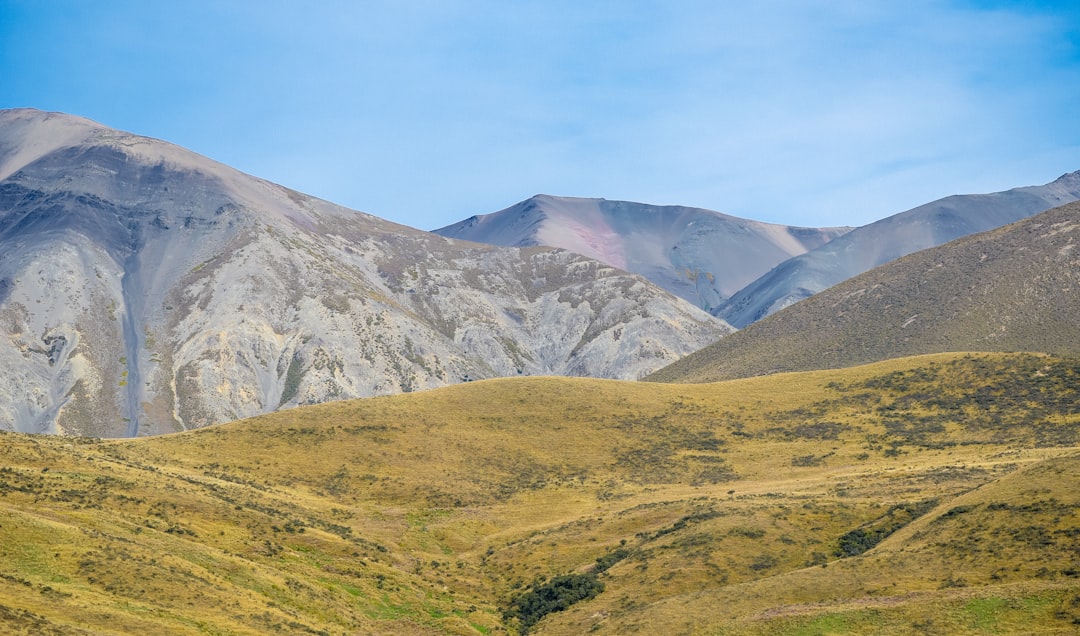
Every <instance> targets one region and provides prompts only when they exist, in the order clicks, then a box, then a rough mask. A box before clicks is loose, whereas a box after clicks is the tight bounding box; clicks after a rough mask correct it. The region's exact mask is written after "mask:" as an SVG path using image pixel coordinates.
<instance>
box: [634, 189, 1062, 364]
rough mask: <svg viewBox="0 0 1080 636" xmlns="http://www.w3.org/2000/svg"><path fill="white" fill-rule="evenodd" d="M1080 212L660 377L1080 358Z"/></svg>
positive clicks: (978, 238) (944, 253) (965, 246)
mask: <svg viewBox="0 0 1080 636" xmlns="http://www.w3.org/2000/svg"><path fill="white" fill-rule="evenodd" d="M1078 316H1080V202H1075V203H1070V204H1068V205H1064V206H1062V207H1059V208H1054V209H1052V210H1048V211H1046V212H1043V213H1041V214H1037V215H1035V216H1033V217H1030V218H1028V219H1024V220H1022V221H1018V222H1016V223H1013V224H1011V225H1007V226H1005V227H1002V228H998V229H996V230H992V231H989V232H983V233H980V234H975V235H972V236H967V237H964V238H962V239H957V240H955V241H953V242H951V243H947V244H945V245H941V246H939V247H935V248H932V249H928V250H924V251H922V252H917V253H915V254H911V255H909V256H906V257H904V258H901V259H899V260H896V261H893V262H892V263H889V264H887V265H882V266H881V267H878V268H876V269H873V270H871V271H869V272H866V273H865V274H862V275H859V276H856V277H854V278H852V279H850V280H847V281H844V282H843V283H841V284H839V285H836V286H835V287H831V288H829V289H827V290H825V291H823V292H821V293H819V294H817V295H815V296H813V297H812V298H808V299H806V300H804V301H802V302H800V303H798V304H796V305H793V306H791V307H788V308H787V309H785V310H783V311H781V312H779V313H776V314H774V315H772V316H769V317H768V318H766V319H764V320H761V321H759V322H756V323H754V324H753V325H750V326H749V327H747V328H745V329H742V330H740V331H739V332H737V333H735V334H733V335H731V336H729V337H727V338H724V339H722V340H720V341H718V342H716V343H714V344H712V345H710V346H708V347H706V348H705V349H703V350H701V351H698V352H696V353H694V354H692V355H690V356H687V357H686V358H683V359H682V360H679V361H678V362H675V363H674V364H672V365H671V366H669V367H667V368H665V369H662V370H660V371H658V372H657V373H655V374H653V375H652V376H651V377H650V379H654V380H659V381H675V382H710V381H715V380H720V379H727V378H737V377H746V376H752V375H760V374H765V373H775V372H778V371H798V370H809V369H823V368H840V367H847V366H851V365H854V364H863V363H867V362H873V361H877V360H886V359H889V358H896V357H900V356H909V355H916V354H924V353H937V352H945V351H1038V352H1044V353H1054V354H1059V355H1067V354H1068V355H1076V354H1080V319H1078V318H1077V317H1078Z"/></svg>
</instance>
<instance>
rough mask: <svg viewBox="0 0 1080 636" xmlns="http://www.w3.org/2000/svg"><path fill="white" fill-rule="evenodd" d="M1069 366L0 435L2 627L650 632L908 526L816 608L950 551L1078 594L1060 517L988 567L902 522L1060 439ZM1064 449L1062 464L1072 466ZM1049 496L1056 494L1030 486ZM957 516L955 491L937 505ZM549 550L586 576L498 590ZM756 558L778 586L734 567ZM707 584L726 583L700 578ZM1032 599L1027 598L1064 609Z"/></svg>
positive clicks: (529, 396) (375, 405)
mask: <svg viewBox="0 0 1080 636" xmlns="http://www.w3.org/2000/svg"><path fill="white" fill-rule="evenodd" d="M1078 386H1080V362H1077V361H1075V360H1062V359H1056V358H1049V357H1039V356H1030V355H1011V356H1010V355H1000V354H997V355H966V354H965V355H938V356H927V357H921V358H913V359H905V360H896V361H890V362H885V363H880V364H875V365H871V366H867V367H861V368H853V369H846V370H840V371H830V372H816V373H804V374H789V375H782V376H774V377H765V378H755V379H749V380H740V381H733V382H727V383H721V384H712V385H659V384H651V383H628V382H616V381H602V380H585V379H560V378H519V379H509V380H494V381H486V382H477V383H470V384H465V385H461V386H456V387H449V388H446V389H440V390H437V391H431V392H424V393H416V394H408V395H400V396H393V397H385V398H371V399H366V400H359V401H351V402H341V403H333V404H325V405H320V406H314V407H308V408H302V409H294V410H290V411H284V412H281V413H277V414H273V415H269V416H264V417H260V418H255V419H250V420H245V421H241V422H235V423H232V424H228V425H222V426H217V427H210V428H206V429H202V430H199V431H193V432H189V433H183V434H177V435H170V436H163V437H156V438H149V439H143V440H131V441H122V442H120V441H109V442H91V441H85V440H77V439H71V438H53V437H36V436H25V435H17V434H4V435H0V446H2V448H0V457H2V458H3V459H2V460H0V462H2V463H0V466H2V468H0V625H2V626H3V627H4V628H5V629H6V630H7V631H13V632H15V633H19V632H20V630H21V631H22V632H23V633H50V630H51V632H52V633H81V632H80V631H79V630H86V631H88V632H90V633H179V634H183V633H192V634H194V633H224V634H229V633H251V634H257V633H326V634H342V633H348V634H352V633H461V634H468V633H515V632H517V631H519V628H521V627H527V626H531V632H530V633H532V632H536V633H581V632H583V631H586V630H593V629H595V630H597V631H599V632H601V633H625V632H626V631H629V630H631V629H633V627H634V626H637V627H638V628H639V629H643V630H646V631H649V632H655V631H656V629H657V628H658V627H659V625H660V623H656V622H654V621H656V620H667V619H666V618H665V617H668V616H669V615H670V614H671V613H672V612H676V613H677V610H676V609H671V608H678V607H680V604H686V606H687V607H691V609H693V612H692V613H689V614H686V615H685V616H684V617H683V618H680V619H679V621H675V622H672V623H671V625H672V626H676V627H677V626H679V625H681V626H682V627H680V628H679V629H685V630H692V629H703V630H706V631H708V630H712V629H713V628H714V627H715V628H717V629H719V628H720V627H724V626H727V625H736V627H738V626H740V625H743V623H740V622H739V621H750V622H749V623H746V625H750V626H751V627H754V628H755V629H757V626H759V622H754V621H758V620H759V619H758V618H755V617H758V616H759V615H760V614H762V613H768V612H770V611H771V610H772V609H773V608H787V607H788V606H790V605H792V604H800V603H816V602H818V600H821V601H829V599H831V598H832V597H828V598H825V599H818V600H814V599H809V598H806V599H804V597H803V596H800V594H801V592H799V591H798V590H799V588H798V585H799V583H798V582H799V581H800V580H801V579H800V578H799V577H801V576H807V575H806V574H805V572H813V571H817V570H821V571H822V572H830V573H831V572H844V571H845V570H844V568H856V569H857V568H859V567H864V566H860V565H858V564H859V563H863V562H864V560H867V559H871V558H884V557H879V556H877V555H881V554H885V550H886V549H887V548H888V549H892V550H901V549H911V550H914V549H920V550H924V551H925V554H924V555H923V556H921V557H919V562H920V564H921V565H919V567H920V568H922V569H911V570H910V572H909V573H908V574H906V575H905V576H903V577H897V579H896V586H891V585H889V586H887V587H886V586H877V585H876V584H875V585H872V586H870V587H869V588H866V589H864V588H863V587H859V588H858V589H856V588H854V587H852V588H851V589H850V590H848V591H845V592H843V594H840V595H838V596H836V599H837V601H836V602H837V605H836V607H832V606H831V605H828V603H826V605H824V606H821V607H818V608H817V610H820V612H819V613H820V614H821V615H823V616H824V615H827V614H829V612H831V611H832V610H834V609H835V610H836V611H838V612H842V611H846V609H845V608H846V606H845V605H844V603H848V602H849V601H850V599H862V598H864V597H865V598H878V597H886V596H897V595H905V594H929V595H931V596H932V597H933V599H934V600H933V603H938V601H939V600H940V601H941V602H942V603H945V605H942V606H941V607H942V608H944V609H941V611H942V612H945V611H946V610H947V609H948V607H952V606H951V605H948V603H951V602H952V601H950V600H948V599H952V598H954V597H952V596H949V597H945V596H941V597H939V596H936V595H937V594H939V590H938V588H939V587H941V585H942V583H943V582H945V581H948V580H949V577H950V576H952V577H953V580H954V583H955V582H956V581H958V580H959V579H963V581H964V584H965V585H966V586H967V587H966V588H955V586H953V587H949V588H947V589H945V591H942V592H941V594H945V593H946V592H948V593H949V594H953V593H956V592H955V590H956V589H964V590H967V591H969V592H971V591H976V592H980V593H981V591H982V590H984V589H987V590H988V589H990V588H989V587H987V586H990V585H1006V584H1007V585H1014V586H1024V585H1032V586H1034V587H1033V588H1032V589H1035V590H1036V592H1035V593H1038V594H1043V593H1044V592H1046V593H1047V594H1051V593H1053V594H1058V593H1059V592H1060V594H1063V595H1066V596H1067V595H1068V594H1074V595H1075V593H1076V592H1077V591H1078V582H1077V580H1075V579H1073V578H1072V575H1070V574H1068V571H1069V570H1070V568H1069V567H1068V566H1065V565H1061V566H1058V565H1054V566H1053V567H1052V568H1050V569H1049V570H1047V572H1043V573H1040V571H1039V570H1038V569H1037V568H1032V567H1029V565H1023V564H1030V563H1034V562H1036V561H1038V560H1040V559H1044V558H1047V555H1051V556H1053V559H1054V562H1055V563H1057V561H1058V560H1060V559H1059V557H1060V555H1061V554H1063V553H1062V551H1061V549H1060V545H1059V544H1058V543H1054V544H1053V546H1058V547H1052V546H1051V547H1047V546H1045V545H1043V544H1038V543H1037V542H1036V543H1031V542H1029V543H1024V542H1014V543H1013V544H1010V545H1013V546H1014V548H1015V549H1014V548H1010V550H1012V551H1011V552H1007V553H1003V556H1002V557H1001V561H1002V562H1001V564H999V565H997V566H994V567H991V565H993V563H992V562H993V559H994V558H996V557H995V556H994V555H993V554H980V556H979V561H980V564H979V566H978V567H980V568H983V569H984V570H985V576H983V575H981V574H977V573H976V572H975V571H974V570H968V569H964V568H962V567H960V566H959V565H957V564H956V563H955V559H956V558H960V557H954V556H950V555H953V552H950V551H949V550H946V549H945V548H944V547H943V548H941V550H940V551H938V552H940V554H938V555H937V556H936V557H935V558H937V559H938V560H937V561H935V560H934V559H933V558H930V557H931V556H934V555H935V554H937V552H935V550H936V548H935V546H934V544H933V542H932V541H927V540H922V543H919V539H918V538H917V531H918V528H917V526H916V525H914V524H913V525H911V526H910V528H909V530H905V526H906V524H908V523H909V522H911V521H912V520H917V519H918V518H919V517H920V516H921V515H924V514H926V515H937V516H939V517H940V516H942V515H943V514H944V513H943V511H946V512H947V511H948V510H950V509H952V508H955V507H956V506H965V505H973V504H972V503H970V502H969V501H968V499H970V498H971V497H972V496H973V493H978V492H981V491H982V490H984V489H988V488H991V486H992V484H993V483H994V482H995V480H996V479H999V478H1001V477H1003V476H1007V475H1010V474H1013V473H1015V471H1017V470H1036V467H1038V466H1042V465H1049V464H1042V463H1040V462H1044V461H1045V460H1047V459H1048V458H1051V459H1052V458H1058V457H1069V456H1070V455H1071V454H1075V453H1076V452H1077V445H1078V442H1080V440H1078V434H1080V412H1078V407H1077V404H1078V403H1080V396H1078V395H1077V391H1078ZM1069 461H1072V460H1069ZM1060 465H1061V466H1068V465H1071V464H1060ZM1029 467H1030V468H1029ZM1017 474H1020V473H1017ZM1025 474H1027V473H1025ZM1031 474H1035V473H1031ZM1071 474H1072V473H1068V472H1066V473H1064V474H1063V476H1062V477H1061V478H1060V479H1059V481H1060V482H1061V485H1059V486H1058V487H1059V488H1069V487H1075V479H1073V478H1072V477H1070V475H1071ZM1000 483H1003V484H1007V483H1008V482H1005V481H1002V482H1000ZM1012 483H1017V482H1016V481H1015V480H1014V482H1012ZM980 487H981V488H980ZM972 489H978V490H972ZM965 493H967V494H965ZM957 497H962V498H961V499H956V498H957ZM1027 497H1028V495H1025V494H1024V493H1023V492H1018V493H1017V494H1016V497H1014V498H1013V499H1001V501H1002V503H1005V504H1008V506H1014V505H1017V506H1018V505H1023V502H1024V501H1028V500H1027V499H1026V498H1027ZM1050 497H1053V498H1055V499H1056V501H1060V502H1065V503H1067V502H1068V501H1071V500H1069V499H1067V498H1065V497H1064V496H1061V495H1058V494H1054V493H1050V494H1045V493H1043V494H1039V495H1038V496H1034V495H1033V496H1031V497H1030V501H1028V503H1034V502H1036V501H1041V500H1048V498H1050ZM964 498H967V499H964ZM980 501H981V500H980ZM986 501H987V502H988V503H987V504H986V505H985V506H983V508H979V509H976V508H972V509H969V511H968V512H967V513H966V514H975V515H981V514H983V511H986V512H987V513H990V512H992V513H993V514H992V515H990V514H987V516H986V521H985V523H982V522H980V524H981V525H980V527H981V528H983V529H984V530H985V532H987V533H991V534H987V535H986V536H987V537H988V539H987V540H989V539H990V538H993V537H994V536H995V535H993V534H992V533H993V532H994V528H995V527H1000V528H1002V529H1003V530H1002V532H1005V531H1006V529H1007V528H1012V527H1013V525H1015V523H1020V522H1019V521H1017V519H1019V518H1020V517H1019V515H1021V514H1026V513H1023V511H1022V510H1020V509H1019V508H1018V509H1016V510H1013V508H1006V507H997V508H994V509H993V510H989V500H986ZM994 501H997V500H996V499H995V500H994ZM978 505H982V504H978ZM1063 505H1064V504H1063ZM1069 505H1071V504H1069ZM1068 510H1072V509H1068ZM1068 510H1066V509H1062V510H1057V509H1055V510H1054V511H1051V512H1052V513H1053V514H1048V515H1044V516H1045V518H1042V517H1040V519H1042V520H1041V521H1039V522H1038V523H1039V524H1041V525H1040V527H1043V528H1044V530H1045V532H1047V533H1049V536H1050V537H1052V538H1054V541H1057V538H1058V537H1059V536H1064V535H1060V534H1055V533H1058V531H1066V530H1068V528H1070V527H1076V523H1075V514H1074V512H1068ZM1008 513H1015V514H1008ZM1070 514H1072V515H1073V516H1069V515H1070ZM927 518H929V517H927ZM965 518H970V519H975V518H976V517H974V516H972V517H964V516H963V515H961V514H960V513H954V514H953V515H952V516H950V517H947V518H946V519H947V520H948V521H949V523H950V524H951V523H953V521H952V520H954V519H955V520H963V519H965ZM979 518H980V519H982V517H979ZM916 523H919V522H918V521H916ZM1024 523H1027V522H1024ZM1031 523H1032V524H1033V523H1035V522H1034V521H1032V522H1031ZM995 524H997V525H995ZM1010 524H1013V525H1010ZM882 527H888V529H889V530H890V531H891V530H896V533H895V534H893V535H892V536H891V537H890V538H887V539H885V541H884V542H882V543H880V544H879V545H878V547H877V548H876V549H875V550H872V551H871V552H868V553H866V554H865V555H863V556H854V557H847V558H844V559H841V556H840V554H841V553H842V552H840V551H841V550H842V546H848V547H850V545H851V543H852V542H851V539H850V537H851V536H852V535H851V534H850V533H852V532H853V531H857V530H859V529H860V528H869V529H871V530H873V531H875V532H876V531H877V529H879V528H882ZM949 527H953V526H949ZM909 531H910V532H911V533H912V534H911V535H910V536H909V537H908V538H907V539H905V538H904V536H905V535H903V533H904V532H909ZM982 531H983V530H980V532H982ZM864 534H865V533H864ZM845 536H847V537H848V539H847V540H846V543H844V541H845V540H844V537H845ZM859 536H861V535H859ZM875 536H876V535H875ZM957 536H960V535H957ZM900 541H903V543H897V542H900ZM889 546H898V547H893V548H890V547H889ZM1048 550H1057V551H1056V552H1048ZM889 554H891V553H889ZM598 559H599V560H600V565H598V563H597V560H598ZM950 559H953V560H950ZM865 562H867V563H869V561H865ZM934 563H940V566H938V565H934ZM821 564H828V567H827V568H824V570H822V569H821V568H820V565H821ZM1015 564H1022V565H1021V567H1020V569H1019V570H1015V571H1013V570H1010V571H1009V572H1008V573H1006V576H1005V578H1003V579H1001V580H992V579H990V578H988V577H989V576H990V574H992V573H993V572H994V571H995V570H996V569H998V568H1006V569H1007V568H1011V567H1015ZM807 567H810V568H811V569H810V570H806V569H805V568H807ZM865 567H867V568H870V567H871V566H869V565H868V566H865ZM1048 567H1049V566H1048ZM986 568H990V569H986ZM598 570H603V571H598ZM979 572H983V570H979ZM562 575H578V576H580V577H582V579H581V580H588V581H595V584H594V588H596V587H599V585H598V584H602V587H603V591H598V592H597V593H595V594H594V596H593V597H592V598H591V599H589V600H584V601H581V602H580V603H578V604H576V605H573V606H572V607H570V609H569V610H568V611H565V612H561V613H549V614H536V615H533V614H529V615H528V616H525V615H524V614H515V612H513V611H510V610H511V609H512V608H513V607H517V606H515V605H514V602H515V600H517V601H520V599H522V598H523V597H525V596H526V595H527V594H528V593H529V591H530V590H536V589H538V588H540V587H541V586H542V582H543V581H554V580H556V577H560V576H562ZM590 577H591V578H590ZM785 577H794V578H792V579H791V583H790V584H789V583H787V582H785V581H787V579H786V578H785ZM772 581H775V582H776V583H775V584H776V585H780V586H781V587H782V589H781V590H780V591H779V592H777V593H776V594H775V595H774V596H775V599H776V600H775V603H773V605H769V603H770V601H767V600H760V598H759V597H760V594H759V597H754V596H753V595H751V594H749V593H746V594H743V593H742V592H740V591H739V590H742V589H744V586H753V585H766V586H767V585H772V584H773V583H770V582H772ZM1054 586H1057V587H1054ZM755 589H756V588H755ZM763 589H764V588H763ZM1010 589H1012V588H1010ZM1017 589H1019V588H1017ZM1025 589H1027V588H1025ZM1046 590H1050V591H1046ZM1054 590H1056V591H1054ZM594 591H595V590H594ZM755 594H757V593H756V592H755ZM708 595H717V596H716V598H718V599H719V598H721V597H723V598H728V597H739V598H742V597H744V596H745V603H744V604H743V605H740V606H739V607H741V608H743V609H738V610H735V609H732V610H731V611H729V608H725V607H723V606H721V605H718V604H716V603H712V604H708V603H706V604H701V605H698V604H696V603H697V602H698V601H697V600H695V599H704V598H706V597H707V596H708ZM723 595H728V596H723ZM766 597H768V595H767V594H766ZM754 598H759V600H758V601H753V599H754ZM1009 598H1013V597H1009ZM1025 598H1026V597H1025ZM1040 598H1042V597H1040ZM1047 598H1049V597H1047ZM1054 598H1057V597H1054ZM1061 598H1062V599H1065V596H1062V597H1061ZM1070 598H1071V597H1070ZM1065 600H1067V599H1065ZM1010 602H1011V601H1010ZM1063 602H1064V601H1063ZM755 603H757V604H755ZM933 603H931V604H930V605H925V604H924V605H918V604H911V603H909V604H907V605H902V606H898V607H899V609H896V612H898V614H897V615H896V616H897V618H896V619H895V620H896V621H898V622H896V624H897V625H906V626H908V627H910V625H911V624H912V621H916V620H923V615H922V614H919V613H918V612H917V611H915V609H911V608H916V605H918V608H923V609H925V611H926V612H929V613H928V614H926V616H928V617H930V618H933V619H934V620H937V619H938V618H939V616H938V614H936V613H935V612H937V611H938V610H936V609H934V608H935V607H938V606H937V605H934V604H933ZM947 605H948V607H946V606H947ZM995 607H996V606H993V605H991V606H990V609H989V610H987V611H988V612H989V614H988V615H989V616H991V617H993V616H998V615H999V614H1000V612H998V611H997V610H996V609H995ZM904 608H908V609H904ZM923 609H919V611H920V612H921V611H923ZM817 610H815V611H817ZM909 610H910V611H909ZM776 611H777V612H781V613H780V614H777V616H780V617H781V618H784V620H788V618H789V617H788V614H786V613H784V612H788V611H789V610H788V609H783V610H782V611H781V609H777V610H776ZM949 611H951V610H949ZM1002 611H1004V609H1003V610H1002ZM809 614H813V612H810V613H809ZM1050 614H1053V612H1050ZM1050 614H1047V613H1045V612H1044V613H1043V614H1039V615H1038V616H1037V619H1038V620H1039V621H1041V623H1040V624H1045V625H1048V626H1051V627H1054V626H1068V625H1069V623H1068V620H1071V619H1066V618H1060V617H1055V616H1056V615H1050ZM816 615H817V614H815V616H816ZM1063 616H1064V615H1063ZM940 618H941V619H942V620H944V614H942V615H941V617H940ZM796 619H798V620H802V614H799V615H798V616H796V617H795V618H791V620H796ZM808 620H809V619H808ZM995 620H996V619H995ZM1010 620H1011V619H1010ZM680 621H681V622H680ZM733 621H734V622H733ZM904 621H907V622H904ZM760 624H761V625H766V623H760ZM784 624H785V625H786V624H787V623H784ZM890 624H891V623H890ZM725 628H726V627H725ZM679 629H673V630H667V629H665V630H663V631H667V632H669V633H677V632H678V631H679ZM739 629H741V627H739ZM762 629H766V627H762ZM872 631H873V630H868V632H872ZM1014 631H1015V630H1014Z"/></svg>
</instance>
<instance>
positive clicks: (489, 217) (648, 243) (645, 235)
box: [435, 194, 851, 311]
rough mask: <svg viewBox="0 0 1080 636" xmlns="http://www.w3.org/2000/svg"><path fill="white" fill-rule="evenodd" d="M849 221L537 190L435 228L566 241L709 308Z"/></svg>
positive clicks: (484, 236) (536, 241)
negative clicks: (738, 213)
mask: <svg viewBox="0 0 1080 636" xmlns="http://www.w3.org/2000/svg"><path fill="white" fill-rule="evenodd" d="M850 229H851V228H847V227H841V228H805V227H792V226H788V225H777V224H774V223H763V222H761V221H752V220H749V219H740V218H738V217H734V216H729V215H727V214H721V213H720V212H713V211H712V210H704V209H701V208H691V207H685V206H674V205H648V204H645V203H634V202H630V201H608V200H606V199H585V198H575V197H554V196H548V195H542V194H541V195H536V196H534V197H532V198H530V199H528V200H526V201H522V202H521V203H517V204H515V205H512V206H510V207H509V208H506V209H505V210H501V211H499V212H494V213H492V214H484V215H480V216H474V217H471V218H468V219H465V220H464V221H460V222H458V223H455V224H453V225H449V226H447V227H444V228H440V229H438V230H435V232H436V233H438V234H441V235H443V236H449V237H454V238H462V239H468V240H470V241H478V242H481V243H490V244H493V245H505V246H525V245H550V246H553V247H562V248H565V249H568V250H571V251H574V252H577V253H579V254H584V255H585V256H588V257H590V258H595V259H597V260H599V261H603V262H605V263H607V264H609V265H613V266H615V267H618V268H620V269H625V270H628V271H631V272H634V273H637V274H641V275H642V276H644V277H645V278H647V279H649V280H651V281H652V282H654V283H656V284H657V285H659V286H661V287H663V288H664V289H666V290H668V291H670V292H671V293H673V294H675V295H677V296H680V297H682V298H685V299H686V300H688V301H690V302H692V303H694V304H695V305H697V306H699V307H701V308H702V309H705V310H707V311H709V310H713V309H715V308H717V307H718V306H720V304H721V303H722V302H723V301H724V300H725V299H727V298H728V297H729V296H731V295H732V294H734V293H735V292H737V291H738V290H740V289H742V288H743V287H744V286H746V285H747V284H749V283H750V282H752V281H753V280H754V279H756V278H757V277H759V276H761V275H762V274H764V273H766V272H767V271H769V270H770V269H771V268H772V267H774V266H776V265H777V264H779V263H781V262H783V261H785V260H787V259H789V258H791V257H792V256H796V255H799V254H803V253H805V252H806V251H807V250H810V249H813V248H816V247H819V246H821V245H824V244H826V243H828V242H829V241H831V240H832V239H834V238H836V237H838V236H841V235H843V234H844V233H846V232H848V231H849V230H850Z"/></svg>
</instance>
